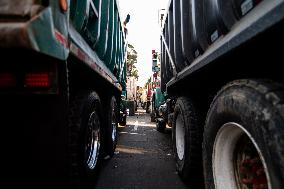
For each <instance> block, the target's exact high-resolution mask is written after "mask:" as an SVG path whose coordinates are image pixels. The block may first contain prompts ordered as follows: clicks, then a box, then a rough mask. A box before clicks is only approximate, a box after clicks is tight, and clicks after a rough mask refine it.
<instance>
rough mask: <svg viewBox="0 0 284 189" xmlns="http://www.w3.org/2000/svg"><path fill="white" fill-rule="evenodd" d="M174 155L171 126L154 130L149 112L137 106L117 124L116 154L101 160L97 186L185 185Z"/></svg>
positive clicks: (144, 188)
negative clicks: (136, 108)
mask: <svg viewBox="0 0 284 189" xmlns="http://www.w3.org/2000/svg"><path fill="white" fill-rule="evenodd" d="M173 158H174V157H173V154H172V149H171V130H170V129H167V130H166V133H165V134H162V133H159V132H157V131H156V128H155V124H154V123H151V122H150V116H149V114H146V113H145V111H143V110H138V112H137V113H136V116H129V117H128V118H127V125H126V126H125V127H119V140H118V145H117V149H116V152H115V155H114V157H113V158H112V159H110V160H109V161H106V162H104V165H103V167H102V169H101V173H100V176H99V179H98V181H97V185H96V189H159V188H162V189H185V188H186V186H185V185H184V184H183V183H182V181H181V180H180V178H179V176H178V175H177V172H176V170H175V163H174V159H173Z"/></svg>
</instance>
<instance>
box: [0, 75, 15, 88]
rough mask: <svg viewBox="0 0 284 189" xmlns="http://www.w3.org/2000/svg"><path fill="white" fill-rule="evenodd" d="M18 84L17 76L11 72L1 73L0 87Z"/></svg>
mask: <svg viewBox="0 0 284 189" xmlns="http://www.w3.org/2000/svg"><path fill="white" fill-rule="evenodd" d="M14 86H16V78H15V76H14V75H13V74H11V73H0V87H14Z"/></svg>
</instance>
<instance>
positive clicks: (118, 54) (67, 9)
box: [0, 0, 130, 189]
mask: <svg viewBox="0 0 284 189" xmlns="http://www.w3.org/2000/svg"><path fill="white" fill-rule="evenodd" d="M118 9H119V6H118V4H117V1H113V0H111V1H107V0H98V1H95V0H94V1H89V0H80V1H75V0H70V1H68V0H54V1H49V0H13V1H11V0H0V48H1V51H0V53H1V59H2V61H1V65H0V95H1V120H2V122H1V125H2V123H3V124H4V123H5V126H4V125H3V130H2V133H5V135H6V136H7V137H8V138H10V139H9V140H11V141H13V142H14V143H16V144H15V145H12V143H7V146H8V145H11V146H9V147H8V148H7V149H14V150H11V151H10V150H7V151H4V150H3V151H2V152H1V153H2V154H7V155H8V154H9V155H8V156H9V158H7V159H8V162H11V163H10V165H11V167H10V169H11V170H13V172H14V173H16V172H17V173H16V174H13V179H14V180H15V181H17V180H18V178H17V177H21V179H22V178H23V177H25V176H27V177H28V179H25V182H28V181H30V183H29V184H28V186H29V187H31V186H32V184H35V182H36V181H35V180H39V181H40V184H39V185H37V188H76V189H78V188H80V189H86V188H93V187H94V185H95V178H96V176H97V174H98V168H99V166H100V163H101V160H102V159H103V158H104V157H111V156H112V155H113V154H114V150H115V147H116V142H117V124H118V123H119V122H121V124H124V125H125V122H126V116H125V109H122V110H121V112H122V114H119V112H120V103H121V102H122V100H121V93H122V92H125V91H126V85H125V79H126V66H125V62H126V60H125V59H126V57H127V56H126V47H127V41H126V31H127V30H126V28H125V26H126V24H127V22H128V21H129V19H130V16H129V15H128V16H127V18H126V19H125V20H122V18H121V17H120V14H119V10H118ZM120 115H121V116H122V117H119V116H120ZM13 158H15V160H14V159H13ZM24 170H25V172H22V171H24ZM20 172H21V173H20ZM38 178H39V179H38ZM19 179H20V178H19ZM15 183H16V182H15ZM11 184H12V183H11ZM23 184H24V183H23ZM22 186H23V185H22Z"/></svg>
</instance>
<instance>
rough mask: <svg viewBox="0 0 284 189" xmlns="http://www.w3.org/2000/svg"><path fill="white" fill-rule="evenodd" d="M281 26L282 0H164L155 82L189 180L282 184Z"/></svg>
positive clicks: (213, 184) (275, 188) (221, 187)
mask: <svg viewBox="0 0 284 189" xmlns="http://www.w3.org/2000/svg"><path fill="white" fill-rule="evenodd" d="M283 32H284V1H283V0H232V1H227V0H171V1H170V2H169V5H168V7H167V13H166V15H165V16H164V17H163V26H162V29H161V37H160V39H161V82H162V84H161V89H162V92H163V93H164V94H165V97H166V105H167V111H166V112H167V117H168V123H171V124H170V125H172V138H173V152H174V155H175V162H176V168H177V172H178V174H179V175H180V177H181V178H182V179H183V180H184V181H185V182H187V183H188V184H189V185H192V186H196V188H203V187H205V188H207V189H209V188H210V189H212V188H216V189H228V188H231V189H233V188H234V189H237V188H238V189H240V188H242V189H243V188H269V189H279V188H284V182H283V180H284V156H283V154H284V109H283V108H284V105H283V99H284V95H283V94H284V93H283V92H284V88H283V86H284V83H283V81H284V80H283V79H284V77H283V68H282V63H283V55H282V53H283V52H282V51H283V48H282V45H283V42H284V35H283Z"/></svg>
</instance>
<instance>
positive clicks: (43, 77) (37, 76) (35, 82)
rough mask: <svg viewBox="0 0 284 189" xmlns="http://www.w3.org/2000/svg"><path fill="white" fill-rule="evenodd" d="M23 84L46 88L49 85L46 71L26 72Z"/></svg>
mask: <svg viewBox="0 0 284 189" xmlns="http://www.w3.org/2000/svg"><path fill="white" fill-rule="evenodd" d="M25 86H26V87H35V88H48V87H50V86H51V82H50V78H49V74H48V73H28V74H26V75H25Z"/></svg>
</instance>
